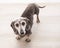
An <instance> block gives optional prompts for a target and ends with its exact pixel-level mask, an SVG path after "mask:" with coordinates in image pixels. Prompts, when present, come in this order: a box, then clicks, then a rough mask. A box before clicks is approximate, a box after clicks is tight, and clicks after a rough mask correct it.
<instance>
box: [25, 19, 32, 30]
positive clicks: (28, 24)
mask: <svg viewBox="0 0 60 48" xmlns="http://www.w3.org/2000/svg"><path fill="white" fill-rule="evenodd" d="M25 21H26V23H27V25H26V28H25V30H26V31H29V30H30V29H31V26H30V24H31V23H30V21H29V20H28V19H25Z"/></svg>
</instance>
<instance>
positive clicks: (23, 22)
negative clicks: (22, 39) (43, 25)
mask: <svg viewBox="0 0 60 48" xmlns="http://www.w3.org/2000/svg"><path fill="white" fill-rule="evenodd" d="M29 24H30V22H29V20H28V19H27V18H20V19H17V20H15V21H13V22H12V23H11V27H12V29H13V31H14V32H15V34H18V35H20V36H24V35H25V34H26V31H28V30H30V29H31V27H30V25H29Z"/></svg>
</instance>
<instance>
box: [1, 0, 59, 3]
mask: <svg viewBox="0 0 60 48" xmlns="http://www.w3.org/2000/svg"><path fill="white" fill-rule="evenodd" d="M31 2H35V3H40V2H60V0H0V3H31Z"/></svg>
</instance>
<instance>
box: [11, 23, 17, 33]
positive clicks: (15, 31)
mask: <svg viewBox="0 0 60 48" xmlns="http://www.w3.org/2000/svg"><path fill="white" fill-rule="evenodd" d="M14 23H15V22H12V23H11V25H10V26H11V27H12V29H13V31H14V33H15V34H18V31H17V30H16V28H15V26H14Z"/></svg>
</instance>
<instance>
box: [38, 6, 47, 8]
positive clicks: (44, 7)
mask: <svg viewBox="0 0 60 48" xmlns="http://www.w3.org/2000/svg"><path fill="white" fill-rule="evenodd" d="M38 7H39V8H45V7H46V6H42V7H41V6H38Z"/></svg>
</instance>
